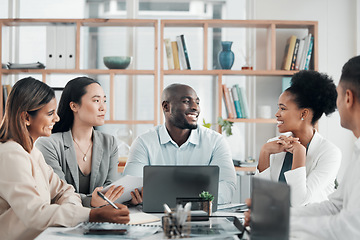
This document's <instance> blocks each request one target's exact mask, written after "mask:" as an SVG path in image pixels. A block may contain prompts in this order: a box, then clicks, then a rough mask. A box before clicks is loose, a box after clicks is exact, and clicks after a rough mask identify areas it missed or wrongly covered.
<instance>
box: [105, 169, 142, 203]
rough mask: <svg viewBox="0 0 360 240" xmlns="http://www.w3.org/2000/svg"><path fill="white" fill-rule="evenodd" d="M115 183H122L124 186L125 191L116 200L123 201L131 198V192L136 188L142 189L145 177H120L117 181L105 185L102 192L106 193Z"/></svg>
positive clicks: (116, 201) (117, 201)
mask: <svg viewBox="0 0 360 240" xmlns="http://www.w3.org/2000/svg"><path fill="white" fill-rule="evenodd" d="M113 185H115V186H120V185H121V186H123V187H124V193H123V194H122V195H121V196H120V197H119V198H118V199H117V200H115V201H114V202H115V203H123V202H126V201H129V200H131V194H130V192H132V191H134V190H135V188H137V189H139V191H141V188H142V186H143V178H142V177H134V176H129V175H126V176H124V177H122V178H120V179H118V180H117V181H115V182H113V183H112V184H111V185H109V186H107V187H105V188H104V189H103V190H102V191H101V192H102V193H106V192H107V190H108V189H109V188H110V187H111V186H113Z"/></svg>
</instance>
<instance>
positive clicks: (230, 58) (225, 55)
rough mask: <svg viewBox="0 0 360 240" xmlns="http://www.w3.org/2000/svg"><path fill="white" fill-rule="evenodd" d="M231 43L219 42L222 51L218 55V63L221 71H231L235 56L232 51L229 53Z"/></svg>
mask: <svg viewBox="0 0 360 240" xmlns="http://www.w3.org/2000/svg"><path fill="white" fill-rule="evenodd" d="M232 43H233V42H231V41H222V42H221V46H222V50H221V52H220V53H219V63H220V66H221V68H222V69H231V67H232V65H233V64H234V60H235V55H234V53H233V51H231V45H232Z"/></svg>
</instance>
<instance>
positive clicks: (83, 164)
mask: <svg viewBox="0 0 360 240" xmlns="http://www.w3.org/2000/svg"><path fill="white" fill-rule="evenodd" d="M58 114H59V117H60V121H59V122H58V123H56V124H55V125H54V129H53V134H52V135H51V136H50V137H49V138H41V139H39V140H38V142H37V143H36V146H37V147H38V148H39V150H40V151H41V152H42V153H43V155H44V158H45V161H46V162H47V164H49V165H50V166H51V167H52V168H53V169H54V171H55V173H57V174H58V175H59V177H60V178H61V179H63V180H65V181H66V182H67V183H69V184H71V185H73V186H74V188H75V191H76V192H78V193H80V196H81V199H82V203H83V205H84V206H87V207H99V206H102V205H104V204H106V202H105V201H104V200H103V199H102V198H100V197H99V196H98V194H97V192H98V191H100V190H101V189H102V187H103V186H106V185H109V184H111V183H112V182H114V181H115V180H116V179H117V177H118V175H117V167H118V146H117V142H116V139H115V137H114V136H111V135H108V134H105V133H102V132H100V131H96V130H94V127H95V126H101V125H103V124H104V123H105V114H106V96H105V93H104V90H103V89H102V87H101V86H100V84H99V83H98V82H97V81H95V80H93V79H91V78H88V77H78V78H75V79H72V80H70V81H69V82H68V83H67V84H66V86H65V88H64V90H63V93H62V95H61V98H60V102H59V109H58ZM123 191H124V189H123V187H122V186H119V187H116V188H115V186H112V187H111V188H110V189H109V190H108V191H107V192H106V193H105V196H106V197H107V198H108V199H110V200H111V201H115V200H116V199H117V198H119V197H120V196H121V194H122V193H123Z"/></svg>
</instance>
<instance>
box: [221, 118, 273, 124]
mask: <svg viewBox="0 0 360 240" xmlns="http://www.w3.org/2000/svg"><path fill="white" fill-rule="evenodd" d="M225 120H227V121H229V122H243V123H277V120H276V119H273V118H271V119H265V118H235V119H234V118H227V119H225Z"/></svg>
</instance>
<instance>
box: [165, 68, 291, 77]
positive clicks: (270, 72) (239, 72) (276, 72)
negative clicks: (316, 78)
mask: <svg viewBox="0 0 360 240" xmlns="http://www.w3.org/2000/svg"><path fill="white" fill-rule="evenodd" d="M297 72H298V71H285V70H221V69H219V70H164V75H244V76H292V75H294V73H297Z"/></svg>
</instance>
